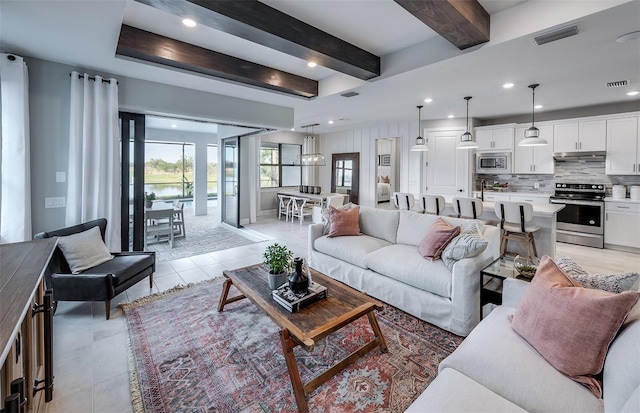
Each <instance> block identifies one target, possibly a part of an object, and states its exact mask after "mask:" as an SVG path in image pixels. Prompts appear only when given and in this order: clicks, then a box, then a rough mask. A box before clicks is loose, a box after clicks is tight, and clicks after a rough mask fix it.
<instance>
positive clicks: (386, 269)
mask: <svg viewBox="0 0 640 413" xmlns="http://www.w3.org/2000/svg"><path fill="white" fill-rule="evenodd" d="M366 264H367V267H368V268H369V269H371V270H373V271H375V272H377V273H379V274H382V275H385V276H387V277H389V278H392V279H394V280H398V281H400V282H403V283H405V284H408V285H410V286H412V287H416V288H419V289H421V290H425V291H429V292H431V293H433V294H437V295H439V296H442V297H447V298H448V297H451V271H449V269H448V268H447V267H446V266H445V265H444V263H443V262H442V260H438V261H433V262H432V261H427V260H425V259H424V258H422V256H420V253H419V252H418V249H417V248H416V247H414V246H410V245H402V244H395V245H389V246H387V247H384V248H380V249H377V250H375V251H373V252H371V253H370V254H369V255H367V259H366Z"/></svg>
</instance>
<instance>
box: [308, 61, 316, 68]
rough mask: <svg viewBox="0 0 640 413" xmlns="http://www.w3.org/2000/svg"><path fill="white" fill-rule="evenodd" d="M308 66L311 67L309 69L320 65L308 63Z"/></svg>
mask: <svg viewBox="0 0 640 413" xmlns="http://www.w3.org/2000/svg"><path fill="white" fill-rule="evenodd" d="M307 66H309V67H316V66H318V64H317V63H316V62H308V63H307Z"/></svg>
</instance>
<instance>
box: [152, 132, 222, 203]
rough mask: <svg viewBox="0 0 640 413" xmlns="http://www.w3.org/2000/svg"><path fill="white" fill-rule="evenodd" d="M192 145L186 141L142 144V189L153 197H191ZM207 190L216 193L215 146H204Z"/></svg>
mask: <svg viewBox="0 0 640 413" xmlns="http://www.w3.org/2000/svg"><path fill="white" fill-rule="evenodd" d="M194 150H195V147H194V145H192V144H188V143H185V144H183V143H166V142H146V143H145V164H144V190H145V192H146V193H147V194H150V193H152V192H153V193H155V195H156V199H189V198H193V184H194V182H193V177H194V174H193V167H194V162H193V158H194V155H195V153H194ZM207 159H208V162H207V193H208V196H209V197H216V196H217V193H218V147H217V146H215V145H210V146H208V147H207Z"/></svg>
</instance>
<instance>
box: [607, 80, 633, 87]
mask: <svg viewBox="0 0 640 413" xmlns="http://www.w3.org/2000/svg"><path fill="white" fill-rule="evenodd" d="M628 83H629V82H627V81H626V80H616V81H615V82H609V83H607V87H622V86H627V84H628Z"/></svg>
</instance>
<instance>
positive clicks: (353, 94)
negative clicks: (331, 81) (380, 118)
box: [340, 92, 360, 98]
mask: <svg viewBox="0 0 640 413" xmlns="http://www.w3.org/2000/svg"><path fill="white" fill-rule="evenodd" d="M359 94H360V93H358V92H346V93H343V94H341V95H340V96H342V97H344V98H352V97H354V96H358V95H359Z"/></svg>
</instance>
